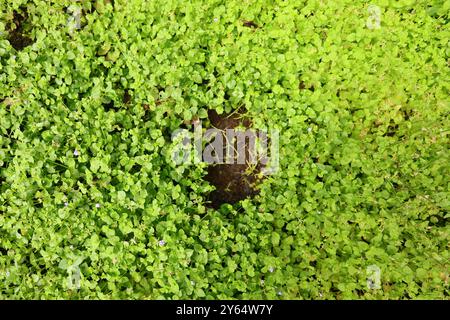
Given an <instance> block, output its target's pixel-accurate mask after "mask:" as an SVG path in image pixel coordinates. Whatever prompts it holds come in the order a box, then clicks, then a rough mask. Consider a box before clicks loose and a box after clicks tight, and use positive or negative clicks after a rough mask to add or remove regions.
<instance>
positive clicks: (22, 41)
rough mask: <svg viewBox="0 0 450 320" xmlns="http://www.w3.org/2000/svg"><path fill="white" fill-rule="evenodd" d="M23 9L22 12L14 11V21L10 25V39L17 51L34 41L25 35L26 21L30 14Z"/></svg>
mask: <svg viewBox="0 0 450 320" xmlns="http://www.w3.org/2000/svg"><path fill="white" fill-rule="evenodd" d="M21 11H22V12H21V13H19V12H18V11H14V18H13V21H12V22H11V23H10V24H9V25H8V29H9V36H8V41H9V43H10V44H11V46H12V47H13V48H14V49H16V50H17V51H20V50H22V49H23V48H25V47H27V46H29V45H30V44H32V43H33V40H31V38H29V37H28V36H26V35H25V22H26V20H27V19H28V14H27V12H26V11H25V10H21Z"/></svg>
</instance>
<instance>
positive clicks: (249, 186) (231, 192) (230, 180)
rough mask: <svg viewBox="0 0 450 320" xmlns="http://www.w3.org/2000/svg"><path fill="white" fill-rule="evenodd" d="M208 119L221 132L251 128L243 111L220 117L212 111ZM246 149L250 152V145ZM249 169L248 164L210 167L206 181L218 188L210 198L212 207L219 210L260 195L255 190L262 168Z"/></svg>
mask: <svg viewBox="0 0 450 320" xmlns="http://www.w3.org/2000/svg"><path fill="white" fill-rule="evenodd" d="M208 117H209V120H210V123H211V126H212V127H215V128H217V129H220V130H225V129H234V128H236V127H238V126H239V125H241V126H243V127H245V128H250V126H251V121H250V119H248V118H245V117H243V112H242V111H235V112H233V113H231V114H221V115H219V114H218V113H217V112H216V111H214V110H210V111H208ZM246 149H247V150H246V151H248V144H246ZM246 156H248V152H246ZM247 159H248V158H247ZM235 160H236V159H235ZM235 162H236V161H235ZM248 169H249V166H248V165H247V164H237V163H234V164H225V163H224V164H214V165H210V166H209V168H208V174H207V175H206V176H205V180H206V181H208V182H209V183H210V184H212V185H213V186H215V187H216V190H214V191H212V192H211V193H210V194H209V197H208V201H209V202H210V204H209V205H210V207H212V208H215V209H218V208H220V206H221V205H222V204H224V203H229V204H235V203H236V202H238V201H240V200H243V199H245V198H248V197H253V196H255V195H256V194H257V193H258V191H257V190H256V188H255V186H256V184H257V183H258V177H257V174H258V173H259V172H260V169H261V168H260V165H259V164H258V165H257V166H256V169H254V170H252V172H251V173H250V172H249V171H250V170H248Z"/></svg>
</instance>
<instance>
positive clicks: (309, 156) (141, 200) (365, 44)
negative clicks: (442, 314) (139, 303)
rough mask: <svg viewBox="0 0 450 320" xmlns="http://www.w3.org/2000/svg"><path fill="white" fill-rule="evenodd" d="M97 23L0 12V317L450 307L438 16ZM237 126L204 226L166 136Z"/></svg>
mask: <svg viewBox="0 0 450 320" xmlns="http://www.w3.org/2000/svg"><path fill="white" fill-rule="evenodd" d="M107 2H108V1H105V3H103V2H102V0H100V1H80V2H76V3H75V5H73V6H72V7H70V8H68V7H69V4H71V3H73V2H72V1H44V0H42V1H41V0H33V1H28V2H27V1H25V0H7V1H5V0H2V1H0V7H1V22H0V101H1V104H0V298H3V299H5V298H101V299H109V298H145V299H154V298H168V299H177V298H208V299H211V298H250V299H251V298H258V299H265V298H275V299H277V298H279V299H289V298H290V299H302V298H304V299H346V298H357V299H358V298H359V299H374V298H384V299H386V298H389V299H398V298H437V299H445V298H447V299H448V296H449V291H448V290H449V289H448V270H449V265H448V261H449V254H448V240H449V235H448V232H449V227H448V224H447V222H446V220H447V219H448V217H449V208H450V194H449V191H448V190H449V187H450V185H449V184H450V183H449V163H450V159H449V157H450V156H449V128H450V120H449V111H450V106H449V78H450V73H449V58H450V46H449V27H448V11H449V10H450V2H449V1H434V3H433V2H432V1H409V0H404V1H388V0H384V1H381V0H380V1H376V0H374V1H373V2H372V4H374V5H377V7H376V8H378V9H377V10H379V11H377V10H374V9H373V7H369V5H370V4H371V3H370V2H367V1H360V0H342V1H319V0H311V1H267V0H266V1H250V0H238V1H235V0H229V1H218V0H210V1H191V2H190V1H181V0H163V1H162V0H161V1H159V0H157V1H140V0H129V1H119V0H115V1H113V2H112V1H109V3H107ZM77 8H79V9H81V15H80V17H81V18H80V25H79V28H77V20H76V17H75V18H74V17H73V12H76V10H77ZM369 8H372V9H369ZM377 12H378V13H379V15H378V16H374V15H377V14H378V13H377ZM71 17H72V18H71ZM250 22H251V23H250ZM378 22H379V25H378V24H377V23H378ZM18 37H19V39H17V38H18ZM20 37H22V38H20ZM17 42H19V44H17ZM12 44H15V45H14V47H13V46H12ZM242 105H244V106H245V108H246V109H247V111H248V115H249V116H250V117H251V118H252V119H253V124H254V126H255V127H256V128H263V127H269V128H275V129H278V130H279V132H280V149H279V151H280V169H279V171H278V172H277V173H276V174H273V175H271V176H269V177H268V178H267V179H265V180H264V182H263V183H262V184H261V185H260V188H261V191H260V194H259V195H258V196H256V197H255V198H254V199H247V200H244V201H242V202H240V203H238V204H236V205H234V206H223V207H222V208H221V209H219V210H213V209H210V208H208V207H207V206H206V202H205V199H206V196H207V194H208V192H209V191H210V190H211V186H209V185H208V183H207V182H205V181H204V180H203V177H204V175H205V165H199V166H188V165H178V166H175V165H174V164H173V163H172V162H171V161H170V157H168V156H167V155H169V154H170V153H171V150H172V149H173V144H172V143H171V139H170V138H171V132H172V131H173V130H176V129H177V128H180V127H182V126H183V125H185V124H184V123H185V121H187V120H191V119H192V118H193V117H196V116H199V117H200V118H201V119H205V118H206V111H207V110H208V109H215V110H217V111H218V112H219V113H220V112H229V111H231V110H232V109H234V108H236V107H238V106H242ZM370 266H376V268H379V270H380V273H379V275H380V287H379V288H378V289H377V288H375V287H372V288H371V287H370V286H369V287H368V285H367V277H368V274H369V273H370V270H372V269H370V268H373V267H370ZM78 270H79V271H78ZM78 272H79V273H78ZM74 275H75V276H74ZM77 276H79V278H80V279H79V282H78V279H77V278H76V277H77ZM74 279H75V280H74ZM74 283H75V285H74Z"/></svg>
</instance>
